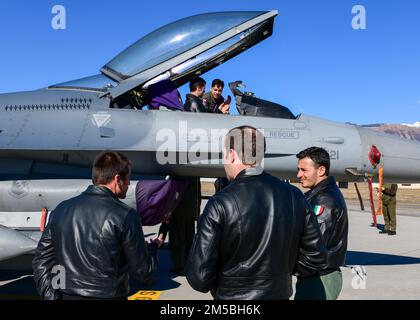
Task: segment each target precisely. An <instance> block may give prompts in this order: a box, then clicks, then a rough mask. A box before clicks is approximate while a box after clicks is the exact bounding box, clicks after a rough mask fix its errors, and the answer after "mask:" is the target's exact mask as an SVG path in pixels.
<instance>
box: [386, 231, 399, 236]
mask: <svg viewBox="0 0 420 320" xmlns="http://www.w3.org/2000/svg"><path fill="white" fill-rule="evenodd" d="M396 234H397V231H388V235H389V236H395V235H396Z"/></svg>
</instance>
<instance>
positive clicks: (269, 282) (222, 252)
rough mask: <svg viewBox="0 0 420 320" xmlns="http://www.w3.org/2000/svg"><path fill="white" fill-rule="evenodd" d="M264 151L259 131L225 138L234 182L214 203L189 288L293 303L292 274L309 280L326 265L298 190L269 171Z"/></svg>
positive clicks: (205, 217)
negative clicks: (307, 277)
mask: <svg viewBox="0 0 420 320" xmlns="http://www.w3.org/2000/svg"><path fill="white" fill-rule="evenodd" d="M247 141H249V142H251V141H252V142H251V143H246V142H247ZM242 142H244V143H242ZM264 152H265V138H264V136H263V135H262V133H261V132H260V131H258V130H257V129H255V128H253V127H249V126H243V127H238V128H234V129H232V130H231V131H230V132H229V133H228V134H227V136H226V137H225V144H224V148H223V154H224V156H223V158H224V167H225V171H226V175H227V177H228V178H229V180H231V182H230V184H229V185H228V186H227V187H226V188H224V189H223V190H222V191H220V192H218V193H217V194H216V195H215V196H213V197H212V198H211V199H210V200H209V202H208V203H207V205H206V207H205V209H204V212H203V214H202V215H201V217H200V219H199V222H198V226H197V234H196V236H195V238H194V242H193V246H192V248H191V251H190V255H189V258H188V263H187V280H188V282H189V284H190V285H191V286H192V287H193V288H194V289H195V290H197V291H201V292H208V291H211V294H212V295H213V297H214V298H215V299H219V300H250V299H283V300H286V299H289V298H290V296H291V295H292V274H296V275H298V276H310V275H312V274H316V273H318V272H319V271H320V270H321V269H322V268H323V267H324V266H325V263H326V251H325V245H324V242H323V240H322V236H321V231H320V229H319V226H318V223H317V221H316V217H315V215H314V213H313V211H312V210H310V208H309V206H308V204H307V202H306V200H305V198H304V196H303V194H302V192H301V191H299V189H297V188H296V187H293V186H291V185H289V184H287V183H284V182H282V181H280V180H279V179H277V178H276V177H273V176H271V175H269V174H268V173H266V172H264V170H263V168H262V160H263V157H264Z"/></svg>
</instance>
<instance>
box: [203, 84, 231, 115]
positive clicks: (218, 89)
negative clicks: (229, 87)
mask: <svg viewBox="0 0 420 320" xmlns="http://www.w3.org/2000/svg"><path fill="white" fill-rule="evenodd" d="M224 86H225V83H224V82H223V81H222V80H220V79H214V80H213V82H212V83H211V90H210V92H207V93H205V94H204V96H203V104H204V106H205V107H206V109H207V112H209V113H223V114H229V105H230V102H231V97H230V96H228V98H227V100H225V98H224V97H223V96H222V93H223V88H224Z"/></svg>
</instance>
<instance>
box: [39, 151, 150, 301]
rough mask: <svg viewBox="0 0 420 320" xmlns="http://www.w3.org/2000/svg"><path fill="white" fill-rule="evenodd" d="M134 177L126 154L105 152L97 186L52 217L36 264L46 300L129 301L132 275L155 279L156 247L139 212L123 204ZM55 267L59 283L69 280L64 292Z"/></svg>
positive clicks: (62, 205) (95, 175) (97, 167)
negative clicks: (147, 239)
mask: <svg viewBox="0 0 420 320" xmlns="http://www.w3.org/2000/svg"><path fill="white" fill-rule="evenodd" d="M130 175H131V162H130V161H129V160H128V159H127V158H126V157H125V156H124V155H123V154H121V153H118V152H110V151H105V152H102V153H101V154H99V155H98V156H97V157H96V159H95V162H94V165H93V170H92V181H93V183H94V185H91V186H89V187H88V188H87V190H86V191H84V192H83V193H82V194H81V195H79V196H77V197H75V198H72V199H69V200H66V201H64V202H62V203H60V204H59V205H58V206H57V208H56V209H55V210H54V211H53V212H52V213H51V217H50V221H49V223H48V224H47V226H46V228H45V230H44V232H43V234H42V237H41V239H40V241H39V243H38V247H37V249H36V252H35V257H34V260H33V262H32V266H33V270H34V280H35V283H36V287H37V290H38V292H39V293H40V295H41V297H42V298H43V299H46V300H56V299H64V300H79V299H81V300H83V299H127V296H128V294H129V287H128V283H129V274H131V275H132V276H134V277H136V278H138V279H139V280H140V281H148V280H149V279H150V276H151V274H152V273H153V272H154V271H155V270H156V268H157V260H156V255H155V254H156V244H150V245H149V248H148V247H146V243H145V240H144V235H143V231H142V226H141V222H140V219H139V216H138V214H137V212H136V210H134V209H132V208H131V207H129V206H127V205H126V204H124V203H123V202H121V201H120V200H119V199H124V198H125V197H126V193H127V190H128V186H129V185H130ZM149 250H150V251H151V252H150V253H149ZM54 267H59V268H60V269H61V271H60V273H59V274H58V275H56V277H57V276H59V275H61V276H63V278H60V283H59V286H58V287H57V286H56V285H54ZM61 273H64V274H61Z"/></svg>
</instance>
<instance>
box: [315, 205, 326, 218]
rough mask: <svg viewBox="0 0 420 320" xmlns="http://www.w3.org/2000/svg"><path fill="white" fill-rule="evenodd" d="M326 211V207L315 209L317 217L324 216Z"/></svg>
mask: <svg viewBox="0 0 420 320" xmlns="http://www.w3.org/2000/svg"><path fill="white" fill-rule="evenodd" d="M324 211H325V207H324V206H315V207H314V212H315V214H316V215H317V216H320V215H321V214H323V213H324Z"/></svg>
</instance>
